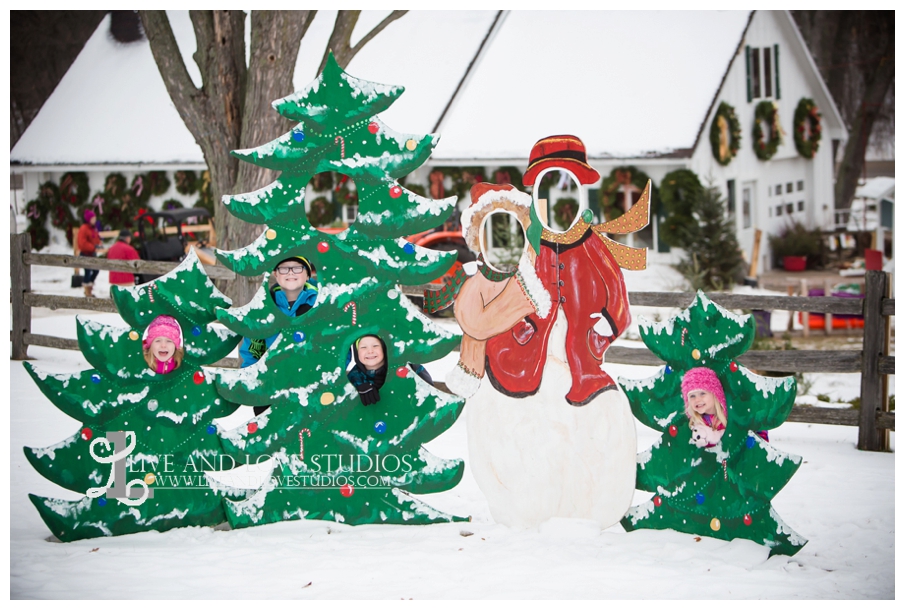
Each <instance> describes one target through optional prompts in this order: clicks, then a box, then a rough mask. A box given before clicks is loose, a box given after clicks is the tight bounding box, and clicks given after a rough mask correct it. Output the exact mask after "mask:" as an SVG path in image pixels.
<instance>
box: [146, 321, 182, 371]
mask: <svg viewBox="0 0 905 610" xmlns="http://www.w3.org/2000/svg"><path fill="white" fill-rule="evenodd" d="M142 348H143V352H144V355H145V362H147V363H148V366H149V367H151V370H152V371H154V372H155V373H159V374H161V375H163V374H166V373H171V372H173V371H175V370H176V369H178V368H179V365H180V364H182V358H183V356H185V349H183V346H182V328H180V327H179V322H177V321H176V319H175V318H173V317H171V316H157V317H156V318H154V321H153V322H151V324H149V325H148V329H147V330H146V331H145V338H144V341H142Z"/></svg>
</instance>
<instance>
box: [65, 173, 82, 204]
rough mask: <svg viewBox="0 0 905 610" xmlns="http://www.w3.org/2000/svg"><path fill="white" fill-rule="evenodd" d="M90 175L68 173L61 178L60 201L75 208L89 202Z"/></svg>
mask: <svg viewBox="0 0 905 610" xmlns="http://www.w3.org/2000/svg"><path fill="white" fill-rule="evenodd" d="M88 193H89V189H88V174H86V173H85V172H66V173H65V174H63V176H62V177H61V178H60V199H61V200H62V201H63V202H64V203H66V204H68V205H71V206H72V207H74V208H77V207H78V206H80V205H82V204H83V203H85V202H86V201H88Z"/></svg>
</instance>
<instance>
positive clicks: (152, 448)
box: [25, 251, 244, 542]
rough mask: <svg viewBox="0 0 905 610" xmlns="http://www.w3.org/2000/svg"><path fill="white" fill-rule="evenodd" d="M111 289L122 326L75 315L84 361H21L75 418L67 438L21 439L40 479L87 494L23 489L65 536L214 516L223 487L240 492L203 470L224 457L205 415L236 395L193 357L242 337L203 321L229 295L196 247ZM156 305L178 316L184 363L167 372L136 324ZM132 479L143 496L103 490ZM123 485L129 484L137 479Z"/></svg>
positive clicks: (221, 411) (227, 409)
mask: <svg viewBox="0 0 905 610" xmlns="http://www.w3.org/2000/svg"><path fill="white" fill-rule="evenodd" d="M111 292H112V295H113V300H114V302H115V303H116V307H117V309H118V310H119V313H120V315H121V316H122V318H123V319H124V320H125V321H126V323H127V324H128V325H129V327H130V328H117V327H112V326H108V325H105V324H101V323H98V322H94V321H91V320H83V319H78V341H79V348H80V349H81V350H82V353H83V354H84V356H85V358H86V359H87V360H88V362H89V363H90V364H91V365H92V366H93V367H94V368H93V369H89V370H86V371H82V372H80V373H75V374H62V375H51V374H46V373H41V372H38V371H37V370H35V369H34V368H33V367H32V365H31V364H30V363H25V368H26V370H27V371H28V372H29V374H30V375H31V377H32V379H34V380H35V382H36V383H37V384H38V387H39V388H40V389H41V391H42V392H43V393H44V395H45V396H47V398H49V399H50V401H51V402H53V404H54V405H55V406H56V407H57V408H59V409H60V410H61V411H63V412H64V413H66V414H67V415H69V416H71V417H73V418H74V419H76V420H78V421H80V422H82V424H81V426H80V429H79V430H78V431H77V432H76V433H75V434H73V435H72V436H70V437H69V438H67V439H66V440H64V441H62V442H60V443H58V444H56V445H52V446H50V447H45V448H43V449H32V448H29V447H26V448H25V455H26V457H27V458H28V461H29V462H31V464H32V466H34V468H35V469H36V470H37V471H38V472H39V473H41V475H42V476H44V478H46V479H49V480H50V481H53V482H54V483H56V484H57V485H60V486H61V487H65V488H66V489H69V490H72V491H75V492H77V493H82V494H87V495H86V497H84V498H82V499H81V500H77V501H69V500H60V499H53V498H43V497H40V496H36V495H33V494H30V495H29V497H30V498H31V501H32V503H33V504H34V505H35V507H36V508H37V509H38V512H39V513H40V514H41V517H42V518H43V519H44V522H45V523H46V524H47V526H48V527H49V528H50V530H51V532H52V533H53V534H54V535H55V536H56V537H57V538H59V539H60V540H62V541H64V542H68V541H71V540H79V539H82V538H94V537H98V536H115V535H119V534H130V533H135V532H142V531H148V530H158V531H165V530H168V529H171V528H174V527H182V526H189V525H216V524H218V523H223V522H224V521H225V520H226V516H225V514H224V512H223V507H222V497H221V493H224V494H226V495H228V496H229V497H242V496H244V492H241V493H240V492H238V491H236V490H226V489H224V488H222V487H221V486H218V485H217V484H216V483H212V482H211V481H210V480H209V479H208V478H207V477H206V475H204V471H205V470H219V469H221V468H223V469H229V468H232V467H233V465H234V462H233V460H232V459H231V458H229V456H227V455H225V454H224V453H223V449H222V445H221V441H220V437H219V435H218V433H217V432H218V430H217V426H216V425H215V423H214V421H213V420H214V419H215V418H218V417H223V416H226V415H229V414H230V413H232V412H233V411H235V410H236V409H237V408H238V405H237V404H234V403H231V402H229V401H228V400H226V399H224V398H221V397H220V396H219V395H218V394H217V392H216V390H215V388H214V385H213V383H212V380H211V378H210V376H209V375H208V374H206V373H205V371H204V370H203V369H202V368H201V366H202V365H204V364H213V363H214V362H216V361H217V360H220V359H221V358H223V357H224V356H226V355H227V354H229V352H230V351H231V350H232V349H233V348H234V347H235V346H236V343H237V342H238V340H239V338H238V336H237V335H236V334H235V333H233V332H232V331H230V330H228V329H225V328H223V327H222V326H220V325H214V324H212V322H215V320H216V314H215V309H216V308H217V307H218V306H219V307H227V306H229V300H228V299H227V298H226V297H225V296H223V295H222V294H221V293H220V292H219V291H217V289H216V288H215V287H214V285H213V284H212V283H211V281H210V279H209V278H208V277H207V275H206V274H205V273H204V270H203V268H202V266H201V264H200V262H199V261H198V257H197V256H196V255H195V254H194V251H190V253H189V255H188V257H187V258H186V259H185V261H183V262H182V263H181V264H180V265H179V267H177V268H176V269H174V270H173V271H171V272H170V273H168V274H167V275H164V276H162V277H160V278H158V279H156V280H154V281H152V282H150V283H148V284H144V285H141V286H135V287H129V288H120V287H113V288H112V289H111ZM161 314H166V315H170V316H173V317H174V318H176V320H177V321H178V322H179V324H180V326H181V328H182V332H183V340H184V345H185V359H184V360H183V362H182V366H180V367H179V368H178V369H176V370H175V371H173V372H171V373H168V374H166V375H159V374H157V373H156V372H154V371H152V370H151V369H150V368H149V367H148V364H147V363H146V362H145V360H144V357H143V354H142V334H143V332H144V329H145V328H147V326H148V325H149V324H150V323H151V321H152V320H154V318H156V317H157V316H158V315H161ZM117 432H128V433H129V437H128V438H125V439H124V440H125V441H126V442H125V443H120V446H119V447H115V446H114V445H113V444H112V443H111V442H109V441H107V440H106V439H109V438H111V435H115V434H116V433H117ZM92 445H93V447H92ZM126 445H128V446H130V447H131V450H129V452H128V456H126V457H125V458H124V459H125V469H124V471H122V472H119V473H118V476H119V477H124V478H127V479H128V481H125V480H122V478H120V479H119V480H116V477H113V479H114V480H112V481H111V471H112V470H113V469H114V468H115V460H114V459H113V454H114V449H117V450H118V451H117V452H118V453H121V452H124V451H125V450H126ZM92 454H93V455H92ZM99 460H100V461H99ZM136 480H137V481H143V482H144V484H145V485H146V486H147V487H148V491H149V492H150V491H153V493H152V494H150V496H149V497H147V498H146V499H144V500H143V501H142V500H141V499H140V498H137V497H130V496H129V495H124V496H123V497H122V498H116V497H112V496H111V490H110V489H105V488H108V487H112V488H114V489H115V488H118V487H122V488H125V487H126V485H127V482H131V481H136ZM198 485H201V487H200V488H199V487H197V486H198ZM131 487H132V488H133V490H134V491H133V494H135V495H138V494H137V493H136V492H139V491H141V489H140V488H141V487H143V486H142V485H141V484H137V485H135V484H133V485H131ZM114 495H115V494H114Z"/></svg>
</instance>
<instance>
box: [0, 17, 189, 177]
mask: <svg viewBox="0 0 905 610" xmlns="http://www.w3.org/2000/svg"><path fill="white" fill-rule="evenodd" d="M170 19H171V22H172V23H173V31H174V33H175V34H176V37H177V40H187V39H188V40H192V41H194V37H193V33H192V25H191V22H190V21H189V19H188V13H184V14H175V15H171V17H170ZM109 31H110V16H109V15H107V16H106V17H105V18H104V20H103V21H102V22H101V24H100V25H99V26H98V28H97V30H95V32H94V34H93V35H92V36H91V38H90V39H89V40H88V42H87V43H86V44H85V47H84V48H83V49H82V52H81V53H80V54H79V56H78V57H77V58H76V60H75V61H74V62H73V64H72V66H71V67H70V68H69V71H67V72H66V74H65V75H64V76H63V78H62V80H61V81H60V83H59V84H58V85H57V88H56V89H55V90H54V92H53V94H52V95H51V96H50V97H49V98H48V99H47V101H46V102H45V103H44V106H43V107H42V108H41V111H40V112H39V113H38V115H37V116H36V117H35V119H34V121H32V123H31V125H29V127H28V129H27V130H26V131H25V133H24V134H23V135H22V137H21V138H20V140H19V141H18V142H17V143H16V146H15V147H14V148H13V150H12V152H11V153H10V161H11V162H13V163H16V162H18V163H27V164H37V165H41V164H85V165H91V164H116V163H126V164H131V163H177V164H178V163H203V162H204V157H203V156H202V154H201V149H200V148H199V147H198V145H197V144H196V143H195V139H194V138H193V137H192V134H191V133H189V131H188V129H187V128H186V127H185V124H184V123H183V122H182V119H181V118H180V117H179V113H177V112H176V107H175V106H174V105H173V103H172V102H171V101H170V96H169V95H168V94H167V90H166V87H164V84H163V80H162V79H161V78H160V73H159V72H158V70H157V64H156V63H154V57H153V56H152V55H151V49H150V46H149V45H148V42H147V40H143V41H141V42H134V43H129V44H121V43H118V42H116V41H115V40H114V39H113V38H112V37H111V36H110V34H109ZM182 46H183V45H180V47H181V50H182V51H183V54H185V52H186V49H185V48H182ZM189 52H190V53H191V52H194V45H192V48H191V49H190V50H189ZM186 66H187V67H188V69H189V73H190V74H192V77H193V78H194V79H195V80H196V82H198V81H199V80H200V75H199V72H198V67H197V66H196V65H195V63H194V61H191V60H189V61H186Z"/></svg>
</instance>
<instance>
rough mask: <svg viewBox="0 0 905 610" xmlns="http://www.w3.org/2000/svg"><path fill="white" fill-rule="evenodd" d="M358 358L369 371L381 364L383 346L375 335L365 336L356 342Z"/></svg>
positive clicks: (382, 360) (374, 369)
mask: <svg viewBox="0 0 905 610" xmlns="http://www.w3.org/2000/svg"><path fill="white" fill-rule="evenodd" d="M358 360H359V361H360V362H361V364H362V365H364V367H365V368H366V369H368V370H369V371H376V370H377V369H379V368H380V367H381V366H383V362H384V355H383V346H382V345H380V340H379V339H377V337H365V338H363V339H361V340H360V341H359V342H358Z"/></svg>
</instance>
